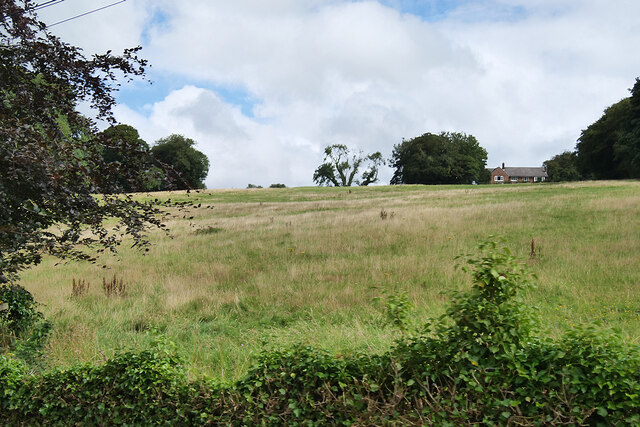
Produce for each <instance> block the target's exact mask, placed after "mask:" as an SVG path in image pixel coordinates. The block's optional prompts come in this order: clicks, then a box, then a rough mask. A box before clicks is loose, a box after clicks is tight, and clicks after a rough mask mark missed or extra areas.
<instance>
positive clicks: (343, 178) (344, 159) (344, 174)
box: [313, 144, 384, 187]
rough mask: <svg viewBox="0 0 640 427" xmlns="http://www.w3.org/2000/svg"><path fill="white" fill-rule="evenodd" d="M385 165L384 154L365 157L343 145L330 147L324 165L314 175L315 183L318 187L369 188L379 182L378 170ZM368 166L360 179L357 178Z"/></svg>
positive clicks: (377, 153)
mask: <svg viewBox="0 0 640 427" xmlns="http://www.w3.org/2000/svg"><path fill="white" fill-rule="evenodd" d="M381 164H384V161H383V159H382V154H380V152H375V153H373V154H368V155H366V156H365V155H364V154H363V153H362V152H355V151H352V150H351V149H349V148H348V147H347V146H346V145H343V144H333V145H329V146H328V147H326V148H325V149H324V160H323V163H322V164H321V165H320V166H318V168H317V169H316V170H315V172H314V173H313V182H315V183H316V184H318V185H327V186H334V187H351V186H352V185H353V184H356V185H361V186H367V185H369V184H373V183H374V182H376V181H378V168H379V167H380V165H381ZM365 166H367V169H365V170H364V171H363V172H362V175H361V176H360V179H356V176H357V175H358V173H359V172H360V170H361V168H363V167H365Z"/></svg>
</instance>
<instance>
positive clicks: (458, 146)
mask: <svg viewBox="0 0 640 427" xmlns="http://www.w3.org/2000/svg"><path fill="white" fill-rule="evenodd" d="M390 163H391V165H392V166H393V167H394V168H395V172H394V174H393V178H392V179H391V184H471V183H472V182H473V181H476V182H478V181H482V180H484V179H486V172H485V170H486V164H487V151H486V150H485V149H484V148H482V147H481V146H480V144H479V143H478V141H477V140H476V138H475V137H474V136H472V135H466V134H464V133H458V132H454V133H450V132H442V133H440V134H439V135H436V134H433V133H425V134H424V135H422V136H419V137H416V138H413V139H409V140H403V141H402V143H401V144H397V145H395V146H394V147H393V154H392V157H391V159H390Z"/></svg>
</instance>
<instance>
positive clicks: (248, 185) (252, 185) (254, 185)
mask: <svg viewBox="0 0 640 427" xmlns="http://www.w3.org/2000/svg"><path fill="white" fill-rule="evenodd" d="M247 188H262V185H256V184H247Z"/></svg>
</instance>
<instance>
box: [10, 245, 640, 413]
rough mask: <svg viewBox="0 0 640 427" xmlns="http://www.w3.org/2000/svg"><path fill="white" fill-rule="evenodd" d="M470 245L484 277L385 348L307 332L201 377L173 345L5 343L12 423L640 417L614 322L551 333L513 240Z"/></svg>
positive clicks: (637, 386)
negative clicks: (58, 354)
mask: <svg viewBox="0 0 640 427" xmlns="http://www.w3.org/2000/svg"><path fill="white" fill-rule="evenodd" d="M480 251H481V253H480V255H479V256H477V257H467V258H466V262H465V267H464V268H465V269H468V271H469V272H470V273H471V276H472V278H473V286H472V287H471V289H470V290H469V291H468V292H464V293H454V294H452V302H451V304H450V305H449V307H448V308H447V310H446V312H445V314H444V315H443V316H442V317H440V318H438V319H435V320H431V321H428V322H427V323H426V324H425V326H424V327H423V328H422V329H421V330H419V331H416V332H415V333H413V334H407V333H403V335H402V338H400V339H399V340H398V341H397V343H396V344H395V345H394V346H393V348H391V349H390V350H389V351H388V352H386V353H384V354H381V355H367V354H355V355H349V356H336V355H332V354H330V353H328V352H325V351H323V350H319V349H315V348H313V347H309V346H304V345H298V346H294V347H292V348H287V349H272V350H268V351H265V352H263V353H262V354H261V355H260V356H259V357H258V359H257V361H256V362H255V364H254V366H253V367H252V368H251V369H250V370H249V372H248V373H247V375H246V376H245V377H244V378H243V379H242V380H240V381H237V382H235V383H233V384H226V385H222V384H216V383H213V382H211V381H205V380H199V381H190V380H189V379H188V378H187V377H186V375H185V373H184V368H183V367H182V364H181V361H180V359H179V358H178V357H176V356H175V351H173V350H172V349H171V347H170V345H169V344H167V343H162V342H161V343H159V344H157V345H155V346H153V347H152V348H150V349H149V350H146V351H143V352H138V353H136V352H124V353H120V354H118V355H116V356H115V357H114V358H112V359H111V360H108V361H107V362H105V363H104V364H103V365H99V366H92V365H82V366H77V367H74V368H71V369H69V370H59V369H54V370H50V371H47V372H45V373H42V374H38V375H33V374H30V373H29V371H28V369H27V367H26V365H25V364H24V363H23V362H20V361H17V360H15V359H13V358H10V357H6V356H0V386H2V393H0V410H1V411H2V415H3V422H5V424H8V425H42V424H47V425H70V424H72V425H73V424H81V425H110V424H126V425H149V424H171V425H207V424H209V425H220V424H224V425H281V424H287V425H326V424H331V425H386V424H437V425H469V424H498V425H548V424H554V425H556V424H559V425H563V424H565V425H616V424H618V425H633V424H637V425H640V416H639V415H638V413H640V356H639V354H640V352H639V348H638V347H637V346H634V345H630V344H627V343H624V342H623V341H622V340H621V339H620V338H619V337H618V336H616V335H615V334H613V333H607V332H603V331H601V330H598V329H597V328H595V327H592V326H588V327H584V328H575V329H572V330H570V331H568V332H567V333H566V334H565V335H564V336H563V337H561V338H559V339H556V340H552V339H549V338H544V337H540V336H539V333H537V332H538V328H537V321H536V319H535V316H533V314H532V310H531V309H530V308H529V307H528V306H527V305H526V304H524V303H523V301H522V300H521V293H522V291H523V290H524V289H527V288H530V287H532V286H533V285H531V283H530V281H531V277H530V275H529V274H528V273H527V271H526V269H525V268H524V267H523V266H522V265H520V264H518V263H517V262H516V260H515V258H514V257H513V256H511V254H510V253H509V251H508V250H507V249H502V248H500V247H499V246H498V244H497V243H495V242H487V243H483V244H482V245H480Z"/></svg>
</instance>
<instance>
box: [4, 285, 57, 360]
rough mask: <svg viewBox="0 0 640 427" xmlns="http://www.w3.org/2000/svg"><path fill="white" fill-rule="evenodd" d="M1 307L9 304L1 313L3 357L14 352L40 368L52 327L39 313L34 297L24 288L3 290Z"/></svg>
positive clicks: (7, 287)
mask: <svg viewBox="0 0 640 427" xmlns="http://www.w3.org/2000/svg"><path fill="white" fill-rule="evenodd" d="M0 304H3V305H4V304H6V308H5V309H3V310H0V353H5V352H8V351H11V352H13V353H14V354H15V355H16V356H17V357H18V358H20V359H22V360H24V361H26V362H28V363H29V364H31V365H34V364H36V363H37V362H38V359H39V357H40V356H41V355H42V347H43V346H44V344H45V342H46V339H47V337H48V335H49V332H50V330H51V324H50V323H49V322H48V321H46V320H45V319H44V316H43V315H42V313H41V312H39V311H38V310H37V303H36V302H35V300H34V298H33V295H31V293H30V292H29V291H27V290H26V289H25V288H23V287H22V286H20V285H16V284H7V285H2V286H0Z"/></svg>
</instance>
